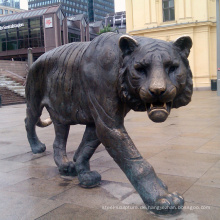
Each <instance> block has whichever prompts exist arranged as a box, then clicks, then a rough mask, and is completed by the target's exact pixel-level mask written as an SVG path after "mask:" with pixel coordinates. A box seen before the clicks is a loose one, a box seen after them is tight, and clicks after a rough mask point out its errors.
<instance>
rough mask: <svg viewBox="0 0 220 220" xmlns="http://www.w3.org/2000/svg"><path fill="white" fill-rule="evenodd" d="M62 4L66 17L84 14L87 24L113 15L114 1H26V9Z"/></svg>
mask: <svg viewBox="0 0 220 220" xmlns="http://www.w3.org/2000/svg"><path fill="white" fill-rule="evenodd" d="M53 4H62V9H63V12H64V13H65V15H66V16H67V17H69V16H72V15H76V14H85V15H87V16H88V19H89V22H94V21H98V20H103V19H104V17H105V16H106V14H108V13H114V0H28V9H29V10H30V9H34V8H41V7H44V6H49V5H53Z"/></svg>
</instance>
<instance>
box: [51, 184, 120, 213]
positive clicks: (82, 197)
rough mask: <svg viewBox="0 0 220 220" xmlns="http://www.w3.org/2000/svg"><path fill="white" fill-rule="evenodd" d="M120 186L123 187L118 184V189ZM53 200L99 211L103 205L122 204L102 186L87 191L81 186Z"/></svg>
mask: <svg viewBox="0 0 220 220" xmlns="http://www.w3.org/2000/svg"><path fill="white" fill-rule="evenodd" d="M101 184H102V185H103V184H109V183H108V182H104V181H102V183H101ZM120 186H121V185H120V184H118V187H120ZM51 199H53V200H59V201H63V202H65V203H73V204H76V205H81V206H84V207H90V208H98V209H99V208H100V209H101V208H102V206H103V205H106V206H112V205H117V204H118V203H119V202H120V201H119V200H118V199H117V198H115V197H114V196H113V195H111V194H110V193H109V192H107V191H106V190H105V189H104V188H103V187H100V186H99V187H95V188H92V189H85V188H82V187H80V186H76V187H72V188H71V189H69V190H66V191H65V192H63V193H60V194H58V195H57V196H54V197H52V198H51Z"/></svg>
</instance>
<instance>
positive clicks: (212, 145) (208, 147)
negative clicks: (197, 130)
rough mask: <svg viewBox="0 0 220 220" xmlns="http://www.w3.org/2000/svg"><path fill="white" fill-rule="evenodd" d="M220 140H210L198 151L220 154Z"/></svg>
mask: <svg viewBox="0 0 220 220" xmlns="http://www.w3.org/2000/svg"><path fill="white" fill-rule="evenodd" d="M219 145H220V142H219V141H218V142H217V141H209V142H208V143H206V144H204V145H203V146H202V147H200V148H199V149H198V150H196V152H197V153H206V154H220V148H219Z"/></svg>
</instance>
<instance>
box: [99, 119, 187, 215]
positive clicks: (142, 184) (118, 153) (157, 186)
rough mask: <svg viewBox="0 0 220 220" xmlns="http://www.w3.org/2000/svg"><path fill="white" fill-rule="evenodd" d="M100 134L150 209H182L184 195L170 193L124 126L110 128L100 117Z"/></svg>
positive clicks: (158, 211) (171, 211)
mask: <svg viewBox="0 0 220 220" xmlns="http://www.w3.org/2000/svg"><path fill="white" fill-rule="evenodd" d="M97 123H99V126H97V135H98V138H99V140H101V142H102V143H103V144H104V145H105V147H106V149H107V151H108V153H109V154H110V155H111V157H113V159H114V160H115V162H116V163H117V164H118V165H119V167H120V168H121V169H122V171H123V172H124V173H125V174H126V176H127V178H128V179H129V180H130V182H131V184H132V185H133V186H134V188H135V189H136V190H137V192H138V193H139V195H140V196H141V198H142V200H143V201H144V203H145V204H146V206H147V208H148V209H149V210H150V211H153V212H155V213H157V214H173V213H177V212H179V211H181V209H182V207H183V205H184V199H183V197H182V196H180V195H179V194H178V193H176V192H174V193H169V192H168V189H167V186H166V185H165V184H164V183H163V181H162V180H161V179H159V178H158V177H157V175H156V173H155V171H154V169H153V167H152V166H151V165H150V164H149V163H148V162H147V161H146V160H144V159H143V158H142V156H141V155H140V153H139V152H138V150H137V149H136V147H135V146H134V144H133V142H132V140H131V139H130V137H129V136H128V134H127V132H126V130H125V128H124V127H121V128H120V129H119V128H115V129H113V128H109V127H107V126H106V125H105V124H103V123H102V121H101V120H100V121H97Z"/></svg>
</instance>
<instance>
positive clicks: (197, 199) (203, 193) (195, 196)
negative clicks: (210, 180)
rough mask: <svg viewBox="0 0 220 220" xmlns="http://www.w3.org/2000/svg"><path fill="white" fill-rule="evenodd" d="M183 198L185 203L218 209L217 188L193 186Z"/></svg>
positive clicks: (219, 191) (219, 203)
mask: <svg viewBox="0 0 220 220" xmlns="http://www.w3.org/2000/svg"><path fill="white" fill-rule="evenodd" d="M183 196H184V198H185V201H187V202H191V203H197V204H200V205H208V206H216V207H220V189H219V188H215V187H207V186H199V185H194V186H192V187H191V188H190V189H189V190H187V191H186V192H185V193H184V195H183Z"/></svg>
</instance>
